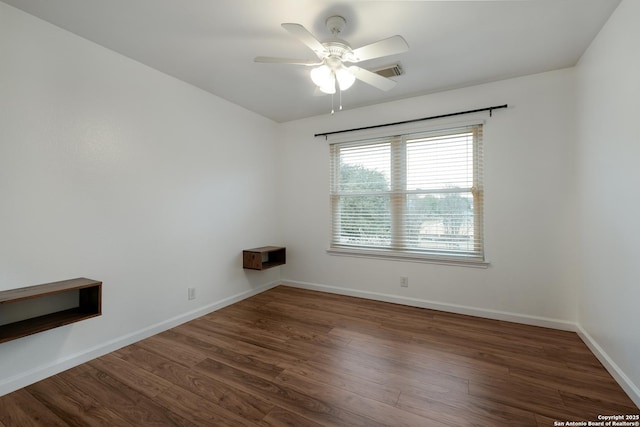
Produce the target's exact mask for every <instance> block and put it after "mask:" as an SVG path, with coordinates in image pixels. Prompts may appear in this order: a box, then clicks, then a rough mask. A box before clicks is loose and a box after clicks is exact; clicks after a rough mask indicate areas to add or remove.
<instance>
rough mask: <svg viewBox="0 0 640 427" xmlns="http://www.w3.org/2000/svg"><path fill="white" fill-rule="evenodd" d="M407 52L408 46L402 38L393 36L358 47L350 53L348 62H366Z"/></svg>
mask: <svg viewBox="0 0 640 427" xmlns="http://www.w3.org/2000/svg"><path fill="white" fill-rule="evenodd" d="M408 50H409V45H408V44H407V42H406V40H405V39H404V38H402V36H393V37H389V38H388V39H384V40H380V41H377V42H375V43H371V44H368V45H366V46H362V47H359V48H357V49H355V50H354V51H353V52H351V59H352V60H349V62H360V61H367V60H369V59H374V58H381V57H383V56H389V55H395V54H397V53H403V52H406V51H408Z"/></svg>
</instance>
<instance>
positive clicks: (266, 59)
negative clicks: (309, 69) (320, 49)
mask: <svg viewBox="0 0 640 427" xmlns="http://www.w3.org/2000/svg"><path fill="white" fill-rule="evenodd" d="M253 61H254V62H263V63H266V64H292V65H307V66H312V65H321V64H322V62H318V61H317V60H307V59H292V58H274V57H272V56H256V57H255V58H254V59H253Z"/></svg>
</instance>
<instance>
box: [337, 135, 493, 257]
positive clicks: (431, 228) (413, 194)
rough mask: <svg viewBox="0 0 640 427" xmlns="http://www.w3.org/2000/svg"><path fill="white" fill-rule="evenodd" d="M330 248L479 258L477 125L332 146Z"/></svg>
mask: <svg viewBox="0 0 640 427" xmlns="http://www.w3.org/2000/svg"><path fill="white" fill-rule="evenodd" d="M330 152H331V184H330V186H331V188H330V198H331V212H332V233H331V249H332V250H336V251H339V252H353V253H360V254H372V255H375V254H378V255H390V256H401V257H411V258H425V259H440V260H460V261H480V262H482V261H484V253H483V238H482V197H483V188H482V125H472V126H465V127H460V128H455V129H446V130H439V131H431V132H423V133H412V134H405V135H399V136H392V137H384V138H377V139H368V140H361V141H355V142H344V143H335V144H332V145H331V148H330Z"/></svg>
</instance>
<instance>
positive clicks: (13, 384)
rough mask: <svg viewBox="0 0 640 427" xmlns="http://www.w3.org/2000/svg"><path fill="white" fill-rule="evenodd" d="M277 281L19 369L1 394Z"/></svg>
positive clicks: (2, 383)
mask: <svg viewBox="0 0 640 427" xmlns="http://www.w3.org/2000/svg"><path fill="white" fill-rule="evenodd" d="M278 284H280V281H276V282H272V283H267V284H265V285H261V286H258V287H256V288H254V289H251V290H248V291H245V292H240V293H238V294H236V295H232V296H230V297H228V298H224V299H222V300H220V301H217V302H214V303H212V304H208V305H206V306H204V307H200V308H197V309H195V310H192V311H189V312H187V313H184V314H181V315H178V316H176V317H173V318H171V319H168V320H165V321H162V322H160V323H156V324H154V325H151V326H148V327H146V328H143V329H140V330H138V331H135V332H132V333H130V334H127V335H124V336H121V337H118V338H116V339H114V340H111V341H108V342H106V343H103V344H100V345H99V346H95V347H93V348H89V349H87V350H86V351H83V352H81V353H77V354H74V355H72V356H69V357H66V358H64V359H60V360H55V361H53V362H51V363H49V364H46V365H42V366H38V367H35V368H33V369H31V370H29V371H27V372H21V373H19V374H17V375H14V376H12V377H9V378H6V379H3V380H2V381H0V396H4V395H5V394H9V393H11V392H13V391H16V390H19V389H21V388H23V387H26V386H28V385H30V384H33V383H35V382H38V381H40V380H43V379H45V378H48V377H50V376H52V375H55V374H58V373H60V372H63V371H65V370H67V369H70V368H73V367H74V366H78V365H80V364H82V363H85V362H88V361H90V360H92V359H95V358H96V357H100V356H103V355H105V354H107V353H110V352H112V351H115V350H118V349H120V348H122V347H125V346H127V345H129V344H133V343H135V342H138V341H140V340H143V339H145V338H148V337H150V336H152V335H156V334H159V333H160V332H163V331H166V330H167V329H171V328H173V327H175V326H178V325H181V324H182V323H185V322H188V321H190V320H193V319H196V318H198V317H201V316H204V315H206V314H209V313H212V312H214V311H216V310H219V309H221V308H224V307H226V306H228V305H231V304H234V303H236V302H239V301H242V300H244V299H246V298H249V297H252V296H254V295H257V294H259V293H262V292H264V291H266V290H269V289H271V288H273V287H275V286H277V285H278Z"/></svg>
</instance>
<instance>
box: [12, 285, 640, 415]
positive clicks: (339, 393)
mask: <svg viewBox="0 0 640 427" xmlns="http://www.w3.org/2000/svg"><path fill="white" fill-rule="evenodd" d="M638 413H640V411H639V410H638V408H637V407H636V406H635V405H634V404H633V402H632V401H631V400H630V399H629V398H628V397H627V395H626V394H625V393H624V392H623V391H622V389H621V388H620V386H619V385H618V384H617V383H616V382H615V381H614V380H613V379H612V377H611V376H610V375H609V374H608V373H607V372H606V370H605V369H604V368H603V367H602V366H601V364H600V363H599V362H598V360H597V359H596V358H595V356H594V355H593V354H592V353H590V352H589V350H588V349H587V347H586V346H585V344H584V343H583V342H582V341H581V340H580V338H579V337H578V336H577V335H576V334H575V333H572V332H564V331H557V330H551V329H544V328H538V327H533V326H525V325H519V324H514V323H507V322H501V321H496V320H487V319H482V318H477V317H470V316H462V315H456V314H450V313H445V312H439V311H432V310H426V309H419V308H413V307H406V306H401V305H394V304H388V303H382V302H376V301H369V300H364V299H358V298H351V297H344V296H338V295H332V294H325V293H319V292H312V291H307V290H301V289H295V288H291V287H286V286H279V287H276V288H274V289H271V290H269V291H267V292H264V293H262V294H260V295H257V296H254V297H252V298H249V299H247V300H244V301H242V302H239V303H237V304H234V305H232V306H229V307H226V308H224V309H221V310H219V311H216V312H214V313H212V314H209V315H207V316H204V317H201V318H199V319H196V320H194V321H192V322H189V323H186V324H183V325H181V326H179V327H176V328H174V329H171V330H169V331H166V332H163V333H161V334H158V335H156V336H153V337H151V338H148V339H146V340H143V341H141V342H138V343H136V344H133V345H130V346H128V347H125V348H122V349H120V350H118V351H116V352H114V353H111V354H108V355H106V356H103V357H100V358H98V359H95V360H93V361H91V362H89V363H85V364H83V365H81V366H78V367H76V368H73V369H70V370H68V371H66V372H63V373H61V374H59V375H55V376H53V377H51V378H48V379H46V380H43V381H40V382H38V383H36V384H33V385H31V386H29V387H26V388H24V389H21V390H19V391H16V392H14V393H11V394H8V395H6V396H4V397H0V426H5V427H10V426H20V427H25V426H67V425H71V426H83V427H84V426H93V425H106V426H131V425H136V426H164V425H179V426H193V425H197V426H257V425H259V426H296V427H304V426H455V427H458V426H553V425H554V421H562V422H566V421H580V420H584V421H597V416H598V415H614V414H638Z"/></svg>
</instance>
